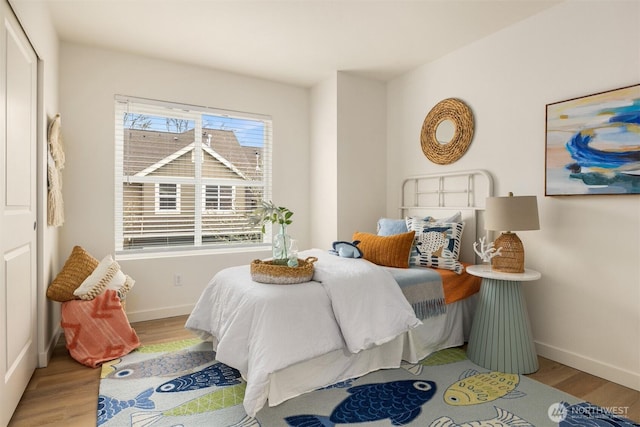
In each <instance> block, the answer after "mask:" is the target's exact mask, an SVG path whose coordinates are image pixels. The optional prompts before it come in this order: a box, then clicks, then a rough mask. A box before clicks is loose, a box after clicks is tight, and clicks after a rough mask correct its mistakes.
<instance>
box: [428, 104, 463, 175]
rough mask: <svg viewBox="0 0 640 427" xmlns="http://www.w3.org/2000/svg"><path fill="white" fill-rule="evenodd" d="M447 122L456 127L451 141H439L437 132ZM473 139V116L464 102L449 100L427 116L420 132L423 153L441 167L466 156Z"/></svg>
mask: <svg viewBox="0 0 640 427" xmlns="http://www.w3.org/2000/svg"><path fill="white" fill-rule="evenodd" d="M445 120H450V121H451V122H452V123H453V125H454V131H453V136H452V137H451V139H450V140H449V141H438V138H436V131H437V130H438V126H440V125H441V123H442V122H444V121H445ZM472 138H473V114H472V113H471V109H469V107H468V106H467V105H466V104H465V103H464V102H462V101H460V100H459V99H455V98H447V99H444V100H442V101H440V102H438V103H437V104H436V105H435V106H434V107H433V108H432V109H431V111H429V114H427V117H425V119H424V123H423V124H422V132H420V145H421V146H422V152H423V153H424V155H425V156H427V158H428V159H429V160H431V161H432V162H434V163H437V164H439V165H448V164H449V163H453V162H455V161H456V160H458V159H459V158H460V157H462V156H463V155H464V153H465V152H466V151H467V149H468V148H469V144H471V139H472Z"/></svg>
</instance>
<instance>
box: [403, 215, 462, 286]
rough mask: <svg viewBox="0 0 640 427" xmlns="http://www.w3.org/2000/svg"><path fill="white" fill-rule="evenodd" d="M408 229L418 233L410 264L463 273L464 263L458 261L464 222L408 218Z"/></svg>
mask: <svg viewBox="0 0 640 427" xmlns="http://www.w3.org/2000/svg"><path fill="white" fill-rule="evenodd" d="M407 229H409V230H413V231H415V233H416V235H415V239H414V245H413V248H412V250H411V257H410V260H409V264H410V265H414V266H418V267H432V268H442V269H445V270H453V271H455V272H456V273H458V274H460V273H462V270H463V265H462V264H461V263H460V262H459V261H458V256H459V255H460V240H461V239H462V231H463V230H464V222H431V221H425V220H421V219H418V218H407Z"/></svg>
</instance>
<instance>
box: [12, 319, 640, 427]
mask: <svg viewBox="0 0 640 427" xmlns="http://www.w3.org/2000/svg"><path fill="white" fill-rule="evenodd" d="M186 319H187V316H179V317H172V318H168V319H159V320H150V321H146V322H138V323H134V324H133V325H132V326H133V327H134V329H135V330H136V333H137V334H138V337H139V338H140V341H141V342H142V344H144V345H150V344H159V343H165V342H170V341H175V340H180V339H186V338H193V337H194V335H193V334H192V333H191V332H189V331H187V330H186V329H184V323H185V321H186ZM538 359H539V362H540V369H539V370H538V372H536V373H535V374H532V375H529V377H530V378H533V379H535V380H536V381H539V382H541V383H543V384H547V385H549V386H551V387H555V388H557V389H560V390H562V391H564V392H566V393H569V394H571V395H573V396H576V397H578V398H580V399H584V400H587V401H589V402H591V403H593V404H595V405H599V406H602V407H623V408H625V411H626V413H625V414H623V415H624V416H626V417H627V418H629V419H631V420H633V421H635V422H640V392H638V391H636V390H632V389H629V388H627V387H623V386H621V385H618V384H615V383H612V382H609V381H606V380H603V379H602V378H598V377H596V376H593V375H590V374H587V373H584V372H581V371H578V370H577V369H573V368H570V367H568V366H564V365H562V364H560V363H557V362H553V361H551V360H548V359H545V358H542V357H539V358H538ZM99 385H100V369H99V368H97V369H92V368H88V367H86V366H84V365H81V364H80V363H78V362H76V361H75V360H73V359H72V358H71V356H69V352H68V351H67V349H66V348H65V346H64V339H63V338H62V339H61V340H60V342H59V343H58V345H57V346H56V348H55V350H54V352H53V357H52V359H51V361H50V363H49V366H47V367H46V368H41V369H37V370H36V371H35V373H34V374H33V377H32V378H31V382H30V383H29V385H28V386H27V389H26V391H25V393H24V395H23V396H22V400H21V401H20V404H19V405H18V407H17V409H16V412H15V413H14V415H13V417H12V419H11V421H10V422H9V426H10V427H44V426H65V427H76V426H77V427H88V426H95V425H96V408H97V403H98V389H99Z"/></svg>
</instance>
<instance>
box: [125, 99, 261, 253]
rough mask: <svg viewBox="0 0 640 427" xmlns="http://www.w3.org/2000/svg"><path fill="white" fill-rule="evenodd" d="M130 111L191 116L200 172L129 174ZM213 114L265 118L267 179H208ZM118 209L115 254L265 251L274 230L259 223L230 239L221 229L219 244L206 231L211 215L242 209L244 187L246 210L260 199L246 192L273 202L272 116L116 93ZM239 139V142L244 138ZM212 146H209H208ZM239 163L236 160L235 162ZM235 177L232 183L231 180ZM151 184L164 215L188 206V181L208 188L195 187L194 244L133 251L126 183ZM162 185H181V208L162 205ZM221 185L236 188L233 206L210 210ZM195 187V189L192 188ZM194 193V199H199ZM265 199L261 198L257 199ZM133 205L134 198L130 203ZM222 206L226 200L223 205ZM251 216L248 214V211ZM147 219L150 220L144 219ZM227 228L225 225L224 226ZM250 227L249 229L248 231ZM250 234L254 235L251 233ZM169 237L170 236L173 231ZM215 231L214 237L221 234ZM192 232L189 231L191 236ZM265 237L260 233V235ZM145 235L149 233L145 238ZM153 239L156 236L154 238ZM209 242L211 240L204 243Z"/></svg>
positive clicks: (157, 207)
mask: <svg viewBox="0 0 640 427" xmlns="http://www.w3.org/2000/svg"><path fill="white" fill-rule="evenodd" d="M131 104H133V107H132V109H131V110H129V109H128V106H130V105H131ZM126 112H132V113H135V114H141V115H142V114H147V115H151V116H157V117H163V118H176V119H189V120H193V121H194V122H195V129H194V139H195V141H194V147H193V150H192V155H193V161H194V163H195V165H196V166H195V169H196V174H195V176H194V177H193V178H185V177H183V176H175V177H174V176H171V177H167V176H165V177H154V176H144V177H140V176H136V177H135V178H132V176H131V175H129V176H127V175H125V174H124V159H125V156H124V149H125V148H124V145H125V138H124V132H125V131H126V130H127V129H135V128H129V127H126V126H125V120H124V115H125V113H126ZM211 116H214V117H215V116H219V117H223V118H234V119H240V120H249V121H252V120H255V121H258V122H261V124H262V126H263V128H262V129H263V134H262V136H261V138H262V144H263V145H262V146H259V150H260V156H259V157H257V159H259V161H260V164H259V165H258V164H256V171H260V177H261V179H258V180H255V178H254V180H250V179H246V178H244V180H243V179H240V178H237V179H231V180H223V179H221V178H215V177H214V178H211V177H204V176H203V175H202V170H201V169H202V162H203V158H204V157H203V156H204V155H205V150H209V151H210V147H209V145H208V144H207V142H208V141H207V136H203V134H202V129H203V127H202V126H203V123H205V118H210V117H211ZM115 123H116V125H115V128H116V129H115V146H116V149H115V152H116V153H115V168H114V171H115V209H114V222H115V227H114V228H115V232H114V238H115V254H116V256H117V257H118V258H131V259H134V258H138V257H140V258H144V257H145V256H148V255H159V254H164V255H169V256H172V255H179V254H181V253H185V252H191V251H194V250H195V251H197V252H206V251H211V252H235V251H237V250H238V249H242V250H252V249H254V250H263V249H265V247H267V246H269V245H270V243H271V233H266V234H262V233H260V229H259V227H255V230H253V229H247V230H245V231H242V232H241V233H240V234H241V235H246V236H245V240H242V238H240V239H232V238H230V237H229V236H231V235H229V234H228V233H229V231H225V229H223V228H221V229H220V231H219V234H218V235H219V236H221V237H222V238H223V239H222V240H220V241H219V242H216V243H215V244H212V243H211V241H212V239H211V236H212V234H211V232H210V229H208V230H203V228H204V222H205V219H210V217H212V216H216V215H218V216H224V214H225V213H235V212H236V197H237V194H240V193H238V192H240V191H242V193H241V194H242V197H243V198H244V199H243V202H244V203H245V205H244V209H245V211H246V209H247V208H248V206H251V205H253V204H254V203H256V201H254V200H252V199H251V200H247V199H246V194H249V193H252V192H253V193H254V194H255V191H256V190H257V191H259V193H258V194H261V199H263V200H270V199H271V192H272V189H271V187H272V167H273V162H272V152H273V137H272V135H273V131H272V130H273V123H272V119H271V117H270V116H267V115H264V114H256V113H246V112H237V111H230V110H222V109H218V108H209V107H201V106H194V105H186V104H177V103H172V102H165V101H157V100H149V99H144V98H136V97H131V96H123V95H116V96H115ZM238 142H239V140H238ZM207 147H209V148H207ZM231 166H233V164H231ZM227 181H229V182H227ZM145 183H154V184H155V185H154V187H155V188H154V192H155V195H154V208H155V213H156V214H160V215H178V214H180V213H181V212H182V210H183V209H182V207H183V206H184V203H183V202H182V200H181V199H182V196H183V195H184V191H183V189H182V187H183V185H184V184H189V185H190V186H191V185H193V186H194V188H195V189H197V188H201V189H202V191H195V192H194V193H193V196H194V197H195V199H194V205H193V215H194V220H193V221H194V227H195V228H194V232H193V234H194V236H193V237H194V238H193V245H191V244H184V243H181V241H180V242H178V241H177V242H178V243H167V244H165V245H156V244H154V243H147V244H145V243H142V244H141V245H142V248H137V249H132V248H128V247H126V242H125V239H129V237H127V234H125V225H128V224H130V222H131V221H132V220H131V219H129V218H128V216H131V213H130V212H127V211H126V210H124V205H125V199H124V193H125V187H126V186H127V184H139V185H144V184H145ZM160 184H175V185H176V209H174V210H169V209H161V208H160V191H159V189H160ZM211 185H217V186H218V188H222V187H230V188H231V193H232V194H231V196H230V198H227V200H230V203H231V208H230V209H228V210H226V209H217V210H215V209H207V207H206V188H207V186H211ZM190 191H191V190H190ZM193 196H192V197H193ZM257 202H258V203H259V201H257ZM127 203H129V202H127ZM218 204H220V201H219V203H218ZM245 215H246V214H245ZM141 221H145V219H142V220H141ZM221 227H222V226H221ZM165 230H168V231H167V233H169V234H170V232H171V231H173V230H171V229H170V228H168V229H165ZM243 230H244V229H243ZM247 233H248V234H247ZM169 234H167V236H168V237H169V238H170V235H169ZM215 235H216V234H215V233H214V237H215ZM185 236H186V235H185ZM224 236H227V240H228V241H227V242H224ZM247 236H248V237H249V240H246V239H247ZM254 236H259V237H254ZM142 238H144V237H142ZM151 238H153V237H151ZM203 240H206V242H203Z"/></svg>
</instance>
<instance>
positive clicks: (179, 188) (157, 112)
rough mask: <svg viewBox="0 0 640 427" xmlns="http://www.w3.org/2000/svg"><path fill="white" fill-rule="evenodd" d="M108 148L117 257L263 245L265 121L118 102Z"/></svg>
mask: <svg viewBox="0 0 640 427" xmlns="http://www.w3.org/2000/svg"><path fill="white" fill-rule="evenodd" d="M115 147H116V150H115V151H116V152H115V156H116V159H115V181H116V185H115V189H116V190H115V193H116V194H115V200H116V203H115V224H116V227H115V243H116V252H120V253H123V252H125V253H132V252H136V251H137V252H150V251H151V252H155V251H167V250H169V251H172V250H178V249H181V248H186V249H194V248H211V247H230V246H243V245H245V246H246V245H256V244H261V243H263V237H264V236H263V235H262V233H261V232H260V228H259V227H256V226H254V225H252V224H251V223H250V221H249V219H248V216H249V214H250V213H251V212H252V211H253V210H254V209H255V208H256V207H257V206H258V205H259V204H260V201H261V200H263V199H264V200H270V196H271V152H272V150H271V147H272V123H271V119H270V118H269V117H267V116H263V115H257V114H250V113H240V112H235V111H225V110H219V109H212V108H205V107H196V106H191V105H183V104H175V103H169V102H162V101H152V100H145V99H139V98H131V97H122V96H117V97H116V100H115Z"/></svg>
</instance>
